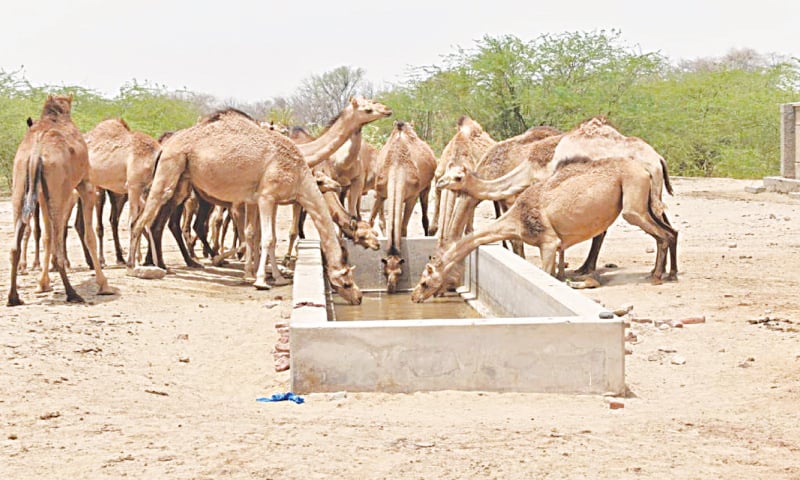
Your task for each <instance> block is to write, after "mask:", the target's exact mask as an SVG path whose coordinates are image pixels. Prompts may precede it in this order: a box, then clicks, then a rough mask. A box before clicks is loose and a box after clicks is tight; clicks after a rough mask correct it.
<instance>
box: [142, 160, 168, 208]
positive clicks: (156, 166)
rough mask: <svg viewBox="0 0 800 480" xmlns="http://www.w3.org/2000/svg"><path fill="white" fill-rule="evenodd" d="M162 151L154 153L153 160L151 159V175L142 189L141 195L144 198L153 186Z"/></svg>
mask: <svg viewBox="0 0 800 480" xmlns="http://www.w3.org/2000/svg"><path fill="white" fill-rule="evenodd" d="M163 151H164V150H162V149H159V150H158V152H156V156H155V158H154V159H153V174H152V175H150V181H149V182H148V183H147V185H145V186H144V188H143V189H142V194H143V195H144V196H145V197H146V196H148V195H149V194H150V188H151V187H152V186H153V179H154V178H156V169H158V162H159V161H160V160H161V153H162V152H163Z"/></svg>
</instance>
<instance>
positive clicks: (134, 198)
mask: <svg viewBox="0 0 800 480" xmlns="http://www.w3.org/2000/svg"><path fill="white" fill-rule="evenodd" d="M83 138H84V139H85V140H86V145H87V146H88V148H89V180H90V181H91V182H92V184H93V185H94V186H95V187H97V188H102V189H103V190H107V191H110V192H113V193H116V194H128V201H129V204H130V207H129V216H130V223H131V224H133V223H134V222H135V221H136V218H137V217H138V216H139V211H140V210H141V208H142V205H144V200H145V190H146V188H147V187H148V186H149V185H150V182H151V181H152V179H153V162H154V160H155V157H156V154H157V153H158V151H159V150H160V148H161V145H160V144H159V143H158V141H157V140H156V139H155V138H153V137H151V136H149V135H147V134H146V133H143V132H137V131H134V130H131V129H130V127H128V124H127V123H125V120H123V119H121V118H112V119H108V120H103V121H102V122H100V123H98V124H97V125H95V127H94V128H92V129H91V130H89V131H88V132H87V133H86V134H85V135H84V136H83ZM98 205H101V203H98ZM102 222H103V219H102V211H101V210H100V211H98V212H97V229H98V230H97V232H98V241H99V257H100V264H101V265H103V266H105V263H106V261H105V256H104V254H103V237H102V233H101V232H102ZM112 233H114V235H115V243H119V240H118V237H117V235H116V232H112ZM119 260H122V259H121V258H119V257H118V258H117V261H118V263H124V262H119Z"/></svg>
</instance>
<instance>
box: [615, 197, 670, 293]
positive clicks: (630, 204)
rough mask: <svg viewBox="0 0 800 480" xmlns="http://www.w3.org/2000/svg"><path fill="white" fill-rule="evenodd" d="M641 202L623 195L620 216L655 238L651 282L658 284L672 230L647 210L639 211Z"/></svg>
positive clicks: (662, 272) (662, 271)
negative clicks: (654, 258)
mask: <svg viewBox="0 0 800 480" xmlns="http://www.w3.org/2000/svg"><path fill="white" fill-rule="evenodd" d="M641 204H642V202H635V201H632V200H631V199H630V198H629V197H626V196H624V195H623V198H622V218H624V219H625V221H626V222H628V223H630V224H631V225H633V226H636V227H639V228H641V229H642V230H644V231H645V233H647V234H648V235H650V236H652V237H653V238H655V239H656V244H657V248H656V252H657V253H656V266H655V270H654V271H653V284H654V285H658V284H660V283H661V282H662V280H661V277H662V276H663V274H664V263H665V261H666V256H667V249H668V248H669V246H670V245H671V242H672V240H673V239H674V238H675V235H674V233H673V232H674V230H672V229H671V228H670V227H666V228H664V226H662V225H659V221H658V220H656V219H655V218H653V216H652V215H651V214H650V212H649V211H644V212H641V211H640V210H639V209H638V208H636V207H638V206H639V205H641Z"/></svg>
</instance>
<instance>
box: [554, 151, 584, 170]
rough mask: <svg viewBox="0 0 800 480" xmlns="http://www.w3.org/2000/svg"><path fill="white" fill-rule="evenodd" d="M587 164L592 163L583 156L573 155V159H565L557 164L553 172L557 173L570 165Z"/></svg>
mask: <svg viewBox="0 0 800 480" xmlns="http://www.w3.org/2000/svg"><path fill="white" fill-rule="evenodd" d="M587 163H592V159H591V158H589V157H587V156H585V155H575V156H574V157H569V158H565V159H563V160H561V161H560V162H558V163H557V164H556V168H555V171H559V170H561V169H564V168H566V167H569V166H570V165H585V164H587Z"/></svg>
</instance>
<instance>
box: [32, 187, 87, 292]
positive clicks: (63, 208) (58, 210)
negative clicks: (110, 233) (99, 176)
mask: <svg viewBox="0 0 800 480" xmlns="http://www.w3.org/2000/svg"><path fill="white" fill-rule="evenodd" d="M45 189H46V188H45V187H44V185H43V188H42V190H45ZM53 193H54V195H53V196H48V195H45V199H44V201H43V202H42V205H41V206H42V218H43V220H44V223H45V229H44V231H45V237H46V239H45V243H46V246H45V253H44V257H45V258H44V260H45V262H46V263H45V265H49V264H50V255H51V254H52V255H53V257H54V258H55V260H54V263H55V266H56V270H58V274H59V275H60V276H61V282H62V284H63V285H64V291H65V293H66V294H67V302H72V303H83V298H82V297H81V296H80V295H78V292H76V291H75V289H74V288H72V284H70V282H69V279H68V278H67V270H66V265H65V258H64V257H65V253H66V248H65V247H66V243H65V242H64V232H65V231H66V229H67V219H68V217H69V213H70V211H71V210H72V205H70V203H71V201H70V199H69V195H70V193H67V195H66V196H64V197H63V198H59V197H58V196H56V195H58V193H61V192H53ZM92 194H93V192H92ZM92 207H94V205H93V204H92ZM93 210H94V208H92V209H91V210H89V211H88V213H89V215H90V216H91V214H92V212H93ZM92 235H94V231H92ZM95 260H96V259H95ZM101 275H102V274H101ZM52 289H53V287H52V285H51V284H50V275H49V269H48V268H43V269H42V276H41V277H40V278H39V288H38V289H37V293H38V292H49V291H51V290H52Z"/></svg>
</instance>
